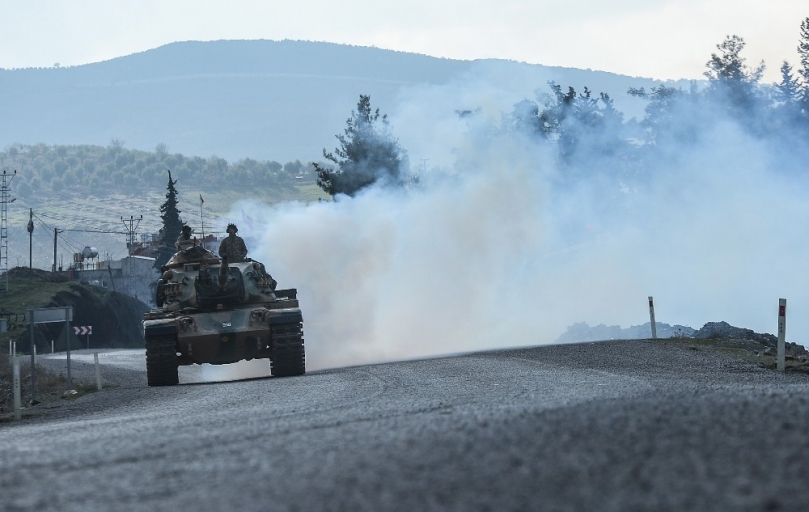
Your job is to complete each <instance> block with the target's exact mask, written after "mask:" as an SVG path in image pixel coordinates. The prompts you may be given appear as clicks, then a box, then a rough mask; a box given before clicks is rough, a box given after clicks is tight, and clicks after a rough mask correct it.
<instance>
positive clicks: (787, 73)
mask: <svg viewBox="0 0 809 512" xmlns="http://www.w3.org/2000/svg"><path fill="white" fill-rule="evenodd" d="M799 88H800V85H799V84H798V82H797V81H796V80H795V78H794V77H793V76H792V66H790V65H789V62H787V61H784V63H783V64H781V81H780V82H779V83H777V84H775V100H776V101H778V102H779V103H782V104H784V105H786V106H790V105H792V104H793V103H794V102H795V101H796V100H797V99H798V93H799Z"/></svg>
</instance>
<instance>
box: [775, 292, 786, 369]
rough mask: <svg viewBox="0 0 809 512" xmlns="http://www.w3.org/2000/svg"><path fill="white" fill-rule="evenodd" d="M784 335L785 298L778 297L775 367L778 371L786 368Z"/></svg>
mask: <svg viewBox="0 0 809 512" xmlns="http://www.w3.org/2000/svg"><path fill="white" fill-rule="evenodd" d="M786 337H787V300H786V299H778V355H777V356H776V363H775V368H776V370H778V371H779V372H783V371H785V370H786V357H785V355H786V346H785V345H786Z"/></svg>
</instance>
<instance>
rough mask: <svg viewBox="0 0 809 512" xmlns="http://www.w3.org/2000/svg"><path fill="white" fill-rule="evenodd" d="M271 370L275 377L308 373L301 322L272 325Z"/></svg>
mask: <svg viewBox="0 0 809 512" xmlns="http://www.w3.org/2000/svg"><path fill="white" fill-rule="evenodd" d="M270 372H271V373H272V375H273V377H292V376H295V375H303V374H304V373H306V354H305V353H304V348H303V329H302V328H301V324H300V323H293V324H275V325H273V326H272V357H271V358H270Z"/></svg>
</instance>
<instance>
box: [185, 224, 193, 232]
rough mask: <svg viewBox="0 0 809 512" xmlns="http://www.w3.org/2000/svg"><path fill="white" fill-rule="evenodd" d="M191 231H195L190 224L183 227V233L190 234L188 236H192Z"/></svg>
mask: <svg viewBox="0 0 809 512" xmlns="http://www.w3.org/2000/svg"><path fill="white" fill-rule="evenodd" d="M191 231H193V230H192V229H191V226H189V225H188V224H185V225H184V226H183V233H188V234H190V233H191Z"/></svg>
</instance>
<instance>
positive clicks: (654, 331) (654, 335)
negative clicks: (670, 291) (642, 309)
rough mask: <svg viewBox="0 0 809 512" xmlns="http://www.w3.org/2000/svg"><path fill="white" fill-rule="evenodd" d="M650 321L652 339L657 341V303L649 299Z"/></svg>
mask: <svg viewBox="0 0 809 512" xmlns="http://www.w3.org/2000/svg"><path fill="white" fill-rule="evenodd" d="M649 321H650V322H651V324H652V339H653V340H656V339H657V325H655V301H654V299H653V298H652V297H649Z"/></svg>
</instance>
